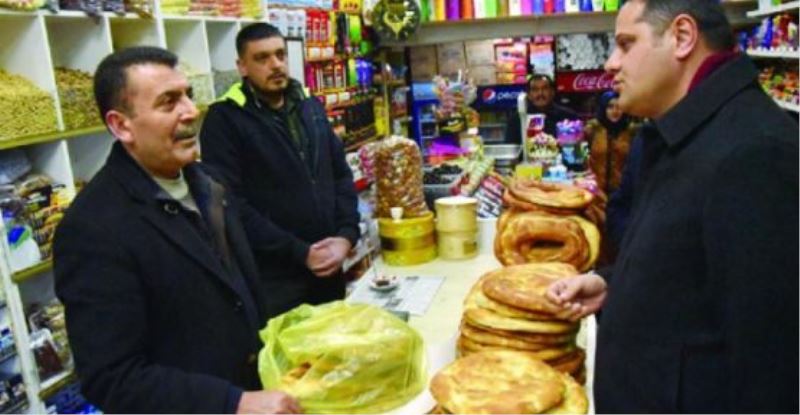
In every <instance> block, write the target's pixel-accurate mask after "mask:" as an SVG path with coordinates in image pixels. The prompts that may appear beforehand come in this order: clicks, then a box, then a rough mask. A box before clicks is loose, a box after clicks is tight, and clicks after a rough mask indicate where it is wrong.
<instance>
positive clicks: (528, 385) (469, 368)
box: [430, 350, 589, 414]
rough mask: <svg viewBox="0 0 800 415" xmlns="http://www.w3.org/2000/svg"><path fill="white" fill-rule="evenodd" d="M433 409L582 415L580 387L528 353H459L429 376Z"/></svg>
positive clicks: (583, 404)
mask: <svg viewBox="0 0 800 415" xmlns="http://www.w3.org/2000/svg"><path fill="white" fill-rule="evenodd" d="M430 389H431V394H432V395H433V397H434V399H435V400H436V402H437V406H436V408H434V410H433V413H451V414H585V413H586V412H587V410H588V407H589V402H588V400H587V398H586V392H585V391H584V389H583V388H582V387H581V386H580V385H579V384H578V383H577V382H575V380H573V379H572V378H571V377H570V376H568V375H566V374H564V373H562V372H559V371H557V370H555V369H553V368H552V367H550V366H549V365H547V364H545V363H544V362H542V361H541V360H538V359H536V358H535V357H533V355H532V354H530V353H525V352H518V351H510V350H487V351H481V352H477V353H472V354H470V355H469V356H466V357H461V358H459V359H458V360H456V361H455V362H453V363H451V364H450V365H448V366H447V367H445V368H444V369H442V370H441V371H440V372H439V373H437V374H436V376H434V377H433V379H432V380H431V386H430Z"/></svg>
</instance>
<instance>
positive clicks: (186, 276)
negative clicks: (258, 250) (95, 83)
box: [54, 143, 266, 413]
mask: <svg viewBox="0 0 800 415" xmlns="http://www.w3.org/2000/svg"><path fill="white" fill-rule="evenodd" d="M183 171H184V174H185V176H186V179H187V182H188V183H189V186H190V189H191V191H192V194H193V195H194V197H195V200H196V201H197V204H198V207H199V208H200V209H201V211H207V212H211V213H210V215H217V216H216V217H218V218H224V223H225V228H226V234H227V243H228V246H229V250H228V251H229V252H230V253H231V255H233V256H234V257H235V261H236V263H237V264H238V268H239V269H240V270H241V272H239V273H231V272H229V271H228V268H227V267H226V266H225V265H223V262H222V261H221V260H220V259H219V258H220V256H219V255H218V254H217V252H218V251H216V250H215V249H214V248H212V242H211V241H210V240H207V239H205V238H204V237H203V236H201V232H199V229H204V228H198V227H197V226H195V225H194V223H193V222H191V220H192V219H191V218H192V217H191V216H188V212H185V211H183V208H182V207H180V206H179V205H178V202H176V201H174V199H171V198H168V197H167V196H166V194H165V193H164V192H163V191H161V190H160V188H159V187H158V185H157V184H156V183H155V182H154V181H153V180H152V178H150V177H149V176H148V175H147V174H146V173H145V172H144V170H142V169H141V168H140V167H139V166H138V164H136V163H135V162H134V161H133V159H132V158H131V157H130V156H129V155H128V154H127V152H126V151H125V150H124V149H123V148H122V147H121V146H120V145H119V143H116V144H114V146H113V149H112V151H111V154H110V156H109V158H108V160H107V162H106V165H105V166H104V167H103V168H102V169H101V170H100V171H99V172H98V173H97V175H96V176H95V177H94V178H93V179H92V180H91V182H89V184H88V185H87V186H86V188H85V189H84V190H83V191H82V192H81V193H80V194H78V196H77V198H76V199H75V201H74V202H73V204H72V206H71V207H70V208H69V209H68V211H67V213H66V215H65V217H64V219H63V221H62V222H61V224H60V225H59V227H58V230H57V232H56V236H55V246H54V255H55V258H54V266H55V282H56V294H57V295H58V298H59V299H60V300H61V302H62V303H63V304H64V307H65V312H66V322H67V332H68V335H69V341H70V345H71V348H72V351H73V353H74V356H75V363H76V368H77V374H78V377H79V379H80V381H81V388H82V392H83V394H84V395H85V396H86V398H87V399H88V400H89V401H90V402H92V403H93V404H95V405H97V406H98V407H100V408H101V409H102V410H103V411H104V412H106V413H112V412H114V413H176V412H177V413H197V412H199V413H225V412H230V411H234V410H235V409H236V405H237V404H238V399H239V395H240V394H241V390H242V389H260V384H259V381H258V376H257V369H256V354H257V353H258V351H259V349H260V347H261V341H260V340H259V338H258V330H259V329H261V328H262V327H263V326H264V324H265V322H266V319H265V317H264V310H263V308H264V305H263V300H262V299H261V297H257V296H256V295H258V293H261V292H262V291H263V290H261V289H259V288H258V277H257V269H256V266H255V261H254V259H253V257H252V252H251V250H250V249H249V246H248V244H247V238H246V235H245V232H244V229H243V227H242V224H241V222H240V219H239V216H238V214H237V213H236V212H235V211H234V210H232V208H231V207H230V206H227V205H228V204H227V203H226V202H225V200H224V199H223V198H220V197H217V196H216V195H220V194H221V192H220V191H221V189H222V188H221V186H219V185H218V184H216V183H214V182H213V181H212V180H210V179H209V177H208V176H206V175H205V174H204V173H203V172H202V171H201V168H200V165H199V164H193V165H190V166H187V167H186V168H184V170H183ZM223 197H224V196H223ZM226 206H227V207H226ZM194 215H195V217H196V218H197V219H199V220H201V221H202V220H203V219H201V217H200V216H199V215H196V214H194ZM207 235H210V234H207Z"/></svg>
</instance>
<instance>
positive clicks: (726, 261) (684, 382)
mask: <svg viewBox="0 0 800 415" xmlns="http://www.w3.org/2000/svg"><path fill="white" fill-rule="evenodd" d="M616 42H617V47H616V49H615V50H614V52H613V54H612V56H611V57H610V58H609V60H608V62H607V63H606V69H607V70H609V71H611V72H612V73H613V74H614V76H615V77H614V89H615V90H616V91H617V92H619V94H620V100H619V103H620V106H621V107H622V109H623V111H625V112H626V113H630V114H634V115H638V116H642V117H650V118H651V119H652V120H653V121H652V122H651V123H648V124H646V125H645V126H644V127H643V128H642V131H641V136H642V139H643V149H642V159H641V167H640V168H639V172H638V177H637V185H636V191H635V194H634V200H633V211H632V216H631V219H630V223H629V225H628V230H627V231H626V233H625V236H624V238H623V240H622V246H621V251H620V254H619V256H618V257H617V261H616V263H615V266H614V268H613V271H612V272H611V273H612V275H613V276H612V278H611V279H610V282H609V284H610V285H609V286H608V289H607V291H606V283H605V282H604V280H603V279H601V278H600V277H598V276H596V275H591V274H587V275H581V276H577V277H574V278H572V279H568V280H565V281H562V282H559V283H556V284H554V285H553V286H552V287H550V290H549V295H550V297H551V298H552V299H553V300H554V301H556V302H560V303H562V304H563V305H564V306H565V307H569V308H571V309H573V310H574V312H575V314H574V316H575V317H580V316H583V315H585V314H587V313H589V312H593V311H596V310H597V309H598V308H599V307H600V306H601V305H602V306H603V321H602V324H601V325H600V329H599V333H598V338H597V351H596V365H595V383H594V394H595V403H596V408H597V411H598V413H600V412H604V413H605V412H638V413H644V412H661V413H671V412H696V413H697V412H715V413H729V412H750V413H752V412H769V413H797V411H798V372H797V367H798V353H797V347H798V315H797V310H798V295H797V292H798V268H797V264H798V233H797V229H798V187H799V186H798V161H797V155H798V142H797V137H798V126H797V124H796V122H795V121H793V120H792V119H791V118H790V117H788V116H787V115H786V114H785V113H783V111H781V110H780V109H779V107H778V106H777V105H775V103H774V102H773V101H772V100H771V99H770V98H769V97H768V96H767V95H766V94H765V93H764V91H763V90H762V89H761V88H760V86H759V84H758V81H757V72H756V71H755V68H754V67H753V65H752V63H751V62H750V61H749V59H748V58H747V57H746V56H742V55H741V54H739V53H734V52H731V51H732V50H734V47H735V42H734V39H733V36H732V31H731V27H730V24H729V23H728V21H727V19H726V17H725V14H724V11H723V10H722V8H721V6H720V5H719V2H718V1H715V0H661V1H655V0H649V1H644V0H635V1H629V2H627V3H626V4H625V6H623V7H622V9H621V10H620V12H619V15H618V16H617V27H616ZM604 277H608V275H604ZM606 294H607V298H605V297H606ZM604 300H605V304H603V303H604Z"/></svg>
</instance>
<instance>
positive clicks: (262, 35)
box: [236, 23, 283, 58]
mask: <svg viewBox="0 0 800 415" xmlns="http://www.w3.org/2000/svg"><path fill="white" fill-rule="evenodd" d="M270 37H280V38H281V39H283V35H282V34H281V31H280V30H278V28H277V27H275V26H273V25H271V24H269V23H253V24H251V25H248V26H245V27H244V28H242V30H240V31H239V34H237V35H236V53H238V54H239V57H240V58H241V57H242V56H244V49H245V48H246V47H247V43H248V42H252V41H254V40H261V39H267V38H270Z"/></svg>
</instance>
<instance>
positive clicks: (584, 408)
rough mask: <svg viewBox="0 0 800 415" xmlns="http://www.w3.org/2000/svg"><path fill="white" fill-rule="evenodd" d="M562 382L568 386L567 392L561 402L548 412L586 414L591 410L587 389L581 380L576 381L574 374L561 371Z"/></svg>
mask: <svg viewBox="0 0 800 415" xmlns="http://www.w3.org/2000/svg"><path fill="white" fill-rule="evenodd" d="M559 375H560V376H561V380H562V382H564V386H565V387H566V393H565V394H564V398H563V400H562V401H561V404H560V405H558V406H556V407H555V408H551V409H549V410H547V412H545V413H547V414H585V413H586V412H588V411H589V399H588V398H587V397H586V391H585V390H584V389H583V386H581V385H580V383H579V382H576V381H575V379H573V378H572V376H570V375H567V374H565V373H560V372H559Z"/></svg>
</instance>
